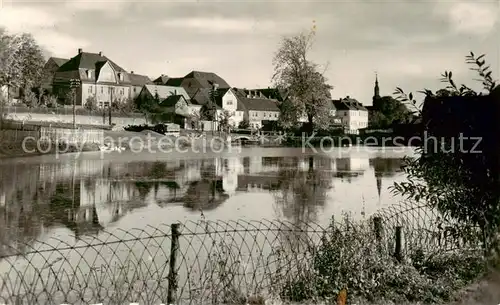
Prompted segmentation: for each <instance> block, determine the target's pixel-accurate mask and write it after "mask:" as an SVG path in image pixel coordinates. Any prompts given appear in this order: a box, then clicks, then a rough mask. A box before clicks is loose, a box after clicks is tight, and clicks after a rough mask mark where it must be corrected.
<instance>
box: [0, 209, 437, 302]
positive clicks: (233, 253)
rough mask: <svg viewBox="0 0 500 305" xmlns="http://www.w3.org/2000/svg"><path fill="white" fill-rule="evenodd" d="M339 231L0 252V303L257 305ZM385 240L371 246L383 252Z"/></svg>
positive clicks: (176, 235) (273, 230) (196, 228)
mask: <svg viewBox="0 0 500 305" xmlns="http://www.w3.org/2000/svg"><path fill="white" fill-rule="evenodd" d="M401 213H403V212H401ZM377 217H378V216H376V215H375V218H373V219H370V223H369V225H370V228H371V229H370V230H372V229H373V228H375V229H376V227H377V225H376V223H382V224H384V225H385V226H387V227H388V228H389V227H390V226H392V225H393V224H392V223H391V221H392V219H393V218H392V217H385V218H383V219H382V218H380V217H378V218H377ZM375 219H379V220H375ZM348 226H349V223H347V222H346V223H334V225H332V226H329V227H326V228H325V227H322V226H320V225H317V224H310V223H309V224H306V223H300V224H296V223H290V222H285V221H242V220H239V221H228V222H223V221H199V222H186V223H183V224H173V225H163V226H159V227H147V228H145V229H141V230H131V231H123V230H116V231H113V232H100V233H98V235H94V236H87V237H80V238H79V239H77V240H75V239H74V238H66V240H64V239H62V238H61V239H57V238H50V239H48V240H45V241H40V240H39V241H36V242H34V243H30V244H29V245H23V246H24V247H21V245H10V246H6V245H3V249H2V254H3V255H2V256H1V257H0V274H1V278H0V303H5V304H97V303H102V304H116V305H122V304H129V303H133V302H137V303H139V304H247V303H251V301H249V300H252V298H253V299H254V301H253V302H254V304H259V303H260V304H264V302H263V301H262V300H261V301H258V299H259V298H260V299H268V298H272V296H276V295H279V294H280V292H281V291H283V288H284V287H285V286H286V285H287V284H288V283H290V281H291V280H293V279H294V278H297V277H299V276H300V275H303V274H306V273H307V274H310V271H311V270H312V268H313V267H312V262H313V261H314V259H313V258H314V255H315V254H316V253H317V251H318V249H320V247H321V244H322V243H324V242H325V238H326V236H328V235H329V234H334V232H339V231H342V230H343V231H344V232H347V231H346V230H348V228H347V227H348ZM372 231H376V230H372ZM385 232H386V233H388V232H389V230H388V229H387V230H385ZM418 232H420V231H418ZM419 234H420V233H419ZM348 235H350V233H345V235H344V237H347V236H348ZM362 235H363V236H364V238H365V237H367V238H371V236H373V238H374V239H375V238H378V237H377V236H378V234H377V233H374V234H373V235H372V234H362ZM385 236H389V234H385ZM420 237H422V236H420ZM420 237H419V236H418V234H414V235H410V239H411V238H416V239H419V238H420ZM407 239H408V238H407ZM391 240H394V238H392V239H391V238H388V237H387V238H385V239H384V238H382V239H381V240H380V242H381V243H382V244H384V247H386V246H387V247H391V246H390V245H389V242H390V241H391ZM410 241H411V240H410ZM396 243H397V242H396ZM358 244H359V243H358ZM323 245H324V244H323ZM27 248H28V249H27ZM400 248H401V247H400ZM16 249H23V250H22V251H20V250H16ZM26 249H27V250H26ZM437 249H438V248H436V247H435V248H434V250H436V251H437ZM443 249H444V248H443ZM16 251H17V252H16ZM350 251H354V252H352V253H355V252H356V249H350ZM389 252H390V251H389ZM405 253H406V252H405ZM408 253H409V252H408ZM256 300H257V301H256Z"/></svg>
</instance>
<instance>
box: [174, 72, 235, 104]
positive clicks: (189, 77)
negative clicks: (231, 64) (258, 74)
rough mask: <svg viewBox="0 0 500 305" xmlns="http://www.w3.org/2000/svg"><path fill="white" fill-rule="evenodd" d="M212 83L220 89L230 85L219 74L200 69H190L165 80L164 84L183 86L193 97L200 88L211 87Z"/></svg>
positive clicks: (208, 88) (207, 88) (206, 88)
mask: <svg viewBox="0 0 500 305" xmlns="http://www.w3.org/2000/svg"><path fill="white" fill-rule="evenodd" d="M214 84H216V85H217V86H218V88H220V89H228V88H230V87H231V86H229V84H228V83H227V82H226V81H225V80H224V79H223V78H222V77H220V76H219V75H217V74H215V73H213V72H202V71H191V72H189V73H188V74H186V75H185V76H184V77H182V78H170V79H168V80H167V82H166V85H168V86H181V87H184V89H186V91H187V92H188V94H189V96H190V97H191V98H193V96H194V95H195V94H197V93H198V92H199V91H200V90H201V89H205V90H210V89H212V88H213V86H214ZM202 91H203V90H202Z"/></svg>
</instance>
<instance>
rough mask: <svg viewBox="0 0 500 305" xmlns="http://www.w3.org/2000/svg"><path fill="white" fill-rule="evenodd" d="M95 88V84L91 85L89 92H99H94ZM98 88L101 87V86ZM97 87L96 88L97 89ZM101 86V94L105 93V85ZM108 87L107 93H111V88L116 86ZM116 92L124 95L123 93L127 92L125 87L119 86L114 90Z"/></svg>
mask: <svg viewBox="0 0 500 305" xmlns="http://www.w3.org/2000/svg"><path fill="white" fill-rule="evenodd" d="M93 88H94V86H89V93H97V92H94V89H93ZM97 88H99V86H98V87H97ZM97 88H96V91H97ZM100 88H101V94H104V86H100ZM107 88H108V90H107V93H108V94H111V90H113V89H114V87H107ZM134 89H135V88H134ZM114 93H116V94H120V95H123V94H125V89H124V88H117V90H114Z"/></svg>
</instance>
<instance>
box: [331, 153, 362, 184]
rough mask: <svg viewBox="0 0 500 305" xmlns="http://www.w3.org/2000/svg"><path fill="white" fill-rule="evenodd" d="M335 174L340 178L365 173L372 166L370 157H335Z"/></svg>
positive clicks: (348, 177) (348, 178)
mask: <svg viewBox="0 0 500 305" xmlns="http://www.w3.org/2000/svg"><path fill="white" fill-rule="evenodd" d="M335 165H336V167H335V169H336V170H335V176H336V177H338V178H347V180H348V181H349V182H350V181H351V178H355V177H358V176H361V175H363V173H364V172H365V171H366V170H367V169H368V168H370V165H369V160H368V158H337V159H335Z"/></svg>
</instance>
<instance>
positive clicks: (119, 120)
mask: <svg viewBox="0 0 500 305" xmlns="http://www.w3.org/2000/svg"><path fill="white" fill-rule="evenodd" d="M49 110H50V108H49ZM5 118H6V119H8V120H13V121H27V122H30V121H31V122H51V123H67V124H72V123H73V112H72V110H71V109H64V110H59V111H57V112H56V111H53V112H49V111H48V112H46V113H39V112H31V111H30V112H28V111H26V110H24V111H22V110H20V112H19V111H14V112H13V111H8V112H6V115H5ZM75 121H76V124H78V125H109V114H108V113H104V114H103V113H102V112H90V111H87V112H82V111H79V112H77V114H76V115H75ZM111 124H113V125H114V126H115V127H118V128H123V127H126V126H128V125H142V124H146V119H145V118H144V115H142V114H137V113H134V114H128V115H127V114H124V113H111Z"/></svg>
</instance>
